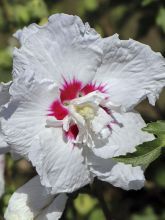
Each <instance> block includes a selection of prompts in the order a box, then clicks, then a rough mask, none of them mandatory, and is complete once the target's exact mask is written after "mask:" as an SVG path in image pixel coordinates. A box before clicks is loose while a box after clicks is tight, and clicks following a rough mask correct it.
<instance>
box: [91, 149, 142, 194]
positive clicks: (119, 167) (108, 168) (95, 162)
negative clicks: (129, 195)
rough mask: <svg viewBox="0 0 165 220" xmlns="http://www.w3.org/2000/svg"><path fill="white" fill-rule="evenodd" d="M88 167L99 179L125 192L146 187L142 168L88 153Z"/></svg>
mask: <svg viewBox="0 0 165 220" xmlns="http://www.w3.org/2000/svg"><path fill="white" fill-rule="evenodd" d="M87 158H88V165H89V169H90V171H91V173H92V174H93V175H94V176H97V178H98V179H100V180H102V181H106V182H108V183H110V184H112V185H113V186H116V187H120V188H122V189H125V190H130V189H134V190H138V189H140V188H142V187H143V186H144V181H145V178H144V174H143V170H142V169H141V167H139V166H138V167H132V165H126V164H123V163H116V162H115V161H114V160H113V159H103V158H100V157H97V156H96V155H94V154H93V153H92V152H91V151H89V152H88V155H87Z"/></svg>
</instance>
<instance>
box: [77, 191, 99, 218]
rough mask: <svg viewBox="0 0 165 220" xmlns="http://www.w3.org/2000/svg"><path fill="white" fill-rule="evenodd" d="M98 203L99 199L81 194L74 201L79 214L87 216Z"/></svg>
mask: <svg viewBox="0 0 165 220" xmlns="http://www.w3.org/2000/svg"><path fill="white" fill-rule="evenodd" d="M97 203H98V201H97V199H95V198H93V197H91V196H89V195H88V194H79V196H78V197H77V198H76V199H75V201H74V206H75V208H76V210H77V211H78V213H79V214H81V215H86V214H87V213H89V212H90V211H91V210H92V209H93V208H94V207H95V205H96V204H97Z"/></svg>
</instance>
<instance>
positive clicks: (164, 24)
mask: <svg viewBox="0 0 165 220" xmlns="http://www.w3.org/2000/svg"><path fill="white" fill-rule="evenodd" d="M156 23H157V24H158V25H159V26H160V27H161V28H162V30H163V31H164V32H165V7H161V8H160V9H159V12H158V15H157V18H156Z"/></svg>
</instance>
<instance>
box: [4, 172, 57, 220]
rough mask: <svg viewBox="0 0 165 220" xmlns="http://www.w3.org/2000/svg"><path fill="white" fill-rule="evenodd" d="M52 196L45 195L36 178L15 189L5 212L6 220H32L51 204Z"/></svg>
mask: <svg viewBox="0 0 165 220" xmlns="http://www.w3.org/2000/svg"><path fill="white" fill-rule="evenodd" d="M53 199H54V196H52V195H50V194H48V193H47V191H46V189H45V187H43V186H42V185H41V183H40V180H39V177H38V176H36V177H34V178H33V179H31V180H30V181H29V182H27V183H26V184H25V185H23V186H22V187H20V188H19V189H17V191H16V192H15V193H14V194H13V195H12V196H11V198H10V201H9V204H8V207H7V209H6V212H5V219H6V220H33V219H34V217H36V216H37V215H38V214H40V212H41V211H42V210H43V209H44V208H46V207H47V206H48V205H50V204H51V202H52V201H53Z"/></svg>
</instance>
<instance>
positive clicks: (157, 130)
mask: <svg viewBox="0 0 165 220" xmlns="http://www.w3.org/2000/svg"><path fill="white" fill-rule="evenodd" d="M143 131H147V132H149V133H152V134H155V135H156V136H157V138H156V139H154V140H153V141H148V142H145V143H143V144H140V145H138V146H137V147H136V151H135V152H134V153H128V154H127V155H125V156H119V157H114V160H115V161H117V162H122V163H125V164H132V166H142V167H144V168H146V167H148V165H149V164H150V163H151V162H153V161H154V160H156V159H157V158H158V157H159V156H160V154H161V150H162V148H163V147H165V122H163V121H157V122H153V123H150V124H148V125H147V127H146V128H144V129H143Z"/></svg>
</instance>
